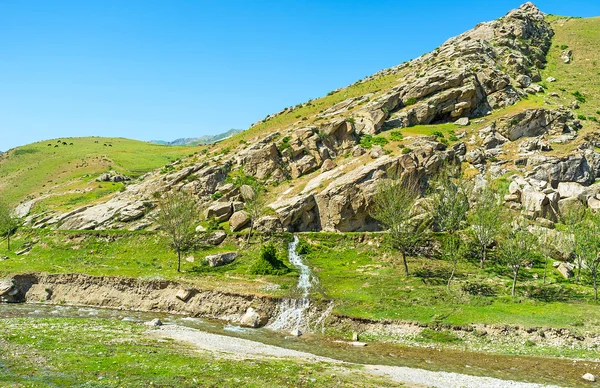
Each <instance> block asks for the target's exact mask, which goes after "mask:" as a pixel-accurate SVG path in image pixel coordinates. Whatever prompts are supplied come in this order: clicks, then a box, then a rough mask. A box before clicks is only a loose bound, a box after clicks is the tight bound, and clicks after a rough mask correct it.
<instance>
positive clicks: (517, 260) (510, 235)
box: [499, 226, 537, 296]
mask: <svg viewBox="0 0 600 388" xmlns="http://www.w3.org/2000/svg"><path fill="white" fill-rule="evenodd" d="M502 237H503V238H502V240H501V241H500V244H499V254H500V260H501V261H502V262H503V263H504V264H506V265H508V266H509V267H510V268H511V270H512V273H513V282H512V288H511V295H512V296H515V288H516V285H517V278H518V276H519V271H520V270H521V268H522V267H523V266H524V265H525V264H527V262H529V261H533V260H534V259H535V257H536V255H537V250H536V247H537V238H536V236H534V235H533V234H532V233H531V232H529V231H528V230H527V228H526V227H525V226H520V227H518V228H516V229H511V228H509V229H508V230H506V232H505V233H504V235H503V236H502Z"/></svg>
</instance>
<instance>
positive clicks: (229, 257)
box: [204, 252, 238, 267]
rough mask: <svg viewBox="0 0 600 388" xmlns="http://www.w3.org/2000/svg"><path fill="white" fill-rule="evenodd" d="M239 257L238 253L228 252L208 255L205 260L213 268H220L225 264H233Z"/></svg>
mask: <svg viewBox="0 0 600 388" xmlns="http://www.w3.org/2000/svg"><path fill="white" fill-rule="evenodd" d="M237 257H238V254H237V252H226V253H218V254H215V255H208V256H206V257H205V258H204V259H205V260H206V262H207V263H208V265H210V266H211V267H220V266H222V265H225V264H229V263H233V262H234V261H235V259H236V258H237Z"/></svg>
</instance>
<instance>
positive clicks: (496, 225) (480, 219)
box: [468, 184, 502, 268]
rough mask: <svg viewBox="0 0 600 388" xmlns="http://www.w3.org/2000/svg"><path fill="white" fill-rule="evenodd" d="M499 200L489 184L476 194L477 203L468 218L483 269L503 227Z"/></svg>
mask: <svg viewBox="0 0 600 388" xmlns="http://www.w3.org/2000/svg"><path fill="white" fill-rule="evenodd" d="M498 198H499V196H498V194H497V193H496V191H495V190H494V189H493V188H492V187H491V186H490V185H489V184H487V185H486V186H485V187H484V188H482V189H481V190H479V192H478V193H476V201H475V203H474V205H473V208H472V210H471V212H470V214H469V217H468V220H469V224H470V225H471V234H472V236H473V239H474V241H475V243H476V245H477V246H478V247H479V252H480V265H481V268H483V267H484V265H485V262H486V260H487V254H488V248H489V246H490V245H491V244H492V243H493V242H494V241H495V239H496V237H497V236H498V233H499V231H500V228H501V226H502V219H501V217H500V214H501V211H502V207H501V205H500V202H499V199H498Z"/></svg>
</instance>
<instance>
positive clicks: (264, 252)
mask: <svg viewBox="0 0 600 388" xmlns="http://www.w3.org/2000/svg"><path fill="white" fill-rule="evenodd" d="M289 271H290V269H289V268H288V267H286V265H285V264H283V262H282V261H281V260H279V259H278V258H277V249H275V245H273V244H267V245H264V246H263V247H262V248H261V250H260V256H259V258H258V259H257V260H256V261H255V262H254V264H252V266H251V267H250V270H249V272H250V273H251V274H252V275H283V274H286V273H288V272H289Z"/></svg>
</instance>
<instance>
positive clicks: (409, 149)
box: [402, 147, 412, 154]
mask: <svg viewBox="0 0 600 388" xmlns="http://www.w3.org/2000/svg"><path fill="white" fill-rule="evenodd" d="M411 152H412V149H411V148H408V147H404V148H402V153H403V154H409V153H411Z"/></svg>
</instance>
